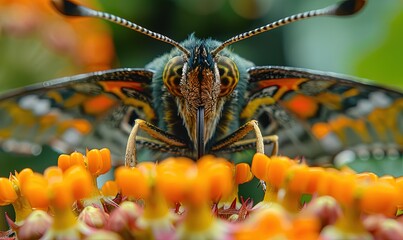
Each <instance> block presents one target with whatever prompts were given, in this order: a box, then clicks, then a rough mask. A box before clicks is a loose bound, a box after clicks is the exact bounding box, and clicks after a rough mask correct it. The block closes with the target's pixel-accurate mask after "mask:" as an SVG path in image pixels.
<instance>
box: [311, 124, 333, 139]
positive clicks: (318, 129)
mask: <svg viewBox="0 0 403 240" xmlns="http://www.w3.org/2000/svg"><path fill="white" fill-rule="evenodd" d="M331 131H332V129H331V128H330V126H329V124H327V123H315V124H314V125H313V126H312V133H313V135H315V137H316V138H317V139H319V140H320V139H323V138H324V137H325V136H326V135H328V134H329V133H330V132H331Z"/></svg>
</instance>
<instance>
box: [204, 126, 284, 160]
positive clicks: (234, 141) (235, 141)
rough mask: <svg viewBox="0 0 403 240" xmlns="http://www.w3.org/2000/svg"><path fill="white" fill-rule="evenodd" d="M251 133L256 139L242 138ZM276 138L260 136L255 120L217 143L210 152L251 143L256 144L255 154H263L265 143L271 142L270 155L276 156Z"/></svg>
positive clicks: (273, 136)
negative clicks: (253, 133) (252, 132)
mask: <svg viewBox="0 0 403 240" xmlns="http://www.w3.org/2000/svg"><path fill="white" fill-rule="evenodd" d="M251 131H254V132H255V135H256V138H254V139H246V140H243V138H244V137H245V136H246V135H247V134H248V133H250V132H251ZM277 140H278V137H277V136H275V135H272V136H265V137H263V136H262V133H261V131H260V129H259V126H258V122H257V121H256V120H251V121H249V122H247V123H246V124H244V125H243V126H241V127H240V128H238V129H237V130H236V131H235V132H233V133H232V134H231V135H229V136H228V137H226V138H224V139H222V140H220V141H218V142H217V143H216V144H215V145H214V146H213V147H212V149H211V150H212V151H222V150H225V149H228V148H231V147H242V146H246V145H250V144H252V143H253V142H255V144H256V152H258V153H264V145H265V142H268V141H270V142H273V144H274V147H273V151H272V154H273V155H276V154H277V152H278V143H277Z"/></svg>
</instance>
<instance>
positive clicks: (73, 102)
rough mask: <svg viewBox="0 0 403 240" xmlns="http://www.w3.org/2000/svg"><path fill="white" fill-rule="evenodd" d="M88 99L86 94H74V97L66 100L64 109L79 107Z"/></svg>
mask: <svg viewBox="0 0 403 240" xmlns="http://www.w3.org/2000/svg"><path fill="white" fill-rule="evenodd" d="M87 98H88V97H87V96H86V95H84V94H81V93H76V94H74V96H72V97H70V98H68V99H66V100H65V101H64V104H63V105H64V107H65V108H73V107H76V106H78V105H81V104H82V102H83V101H85V100H86V99H87Z"/></svg>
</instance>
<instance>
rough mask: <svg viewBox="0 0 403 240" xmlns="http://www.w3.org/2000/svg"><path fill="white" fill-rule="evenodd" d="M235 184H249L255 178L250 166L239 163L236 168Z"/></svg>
mask: <svg viewBox="0 0 403 240" xmlns="http://www.w3.org/2000/svg"><path fill="white" fill-rule="evenodd" d="M235 174H236V175H235V182H236V183H237V184H242V183H245V182H249V181H250V180H252V178H253V174H252V172H251V169H250V166H249V164H247V163H239V164H237V165H236V166H235Z"/></svg>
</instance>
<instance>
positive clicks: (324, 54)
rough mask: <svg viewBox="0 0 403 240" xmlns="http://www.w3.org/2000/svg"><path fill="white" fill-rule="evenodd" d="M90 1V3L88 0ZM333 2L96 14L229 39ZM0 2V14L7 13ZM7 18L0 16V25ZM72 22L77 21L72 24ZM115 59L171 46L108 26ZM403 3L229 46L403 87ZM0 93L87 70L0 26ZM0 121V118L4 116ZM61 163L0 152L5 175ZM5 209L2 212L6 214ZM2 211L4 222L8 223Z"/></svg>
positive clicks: (211, 4)
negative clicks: (109, 14) (9, 33)
mask: <svg viewBox="0 0 403 240" xmlns="http://www.w3.org/2000/svg"><path fill="white" fill-rule="evenodd" d="M83 2H85V1H83ZM334 2H336V1H334V0H316V1H313V0H115V1H108V0H99V1H98V2H97V4H96V7H97V8H98V9H102V10H104V11H107V12H111V13H114V14H115V15H118V16H121V17H124V18H126V19H129V20H132V21H134V22H135V23H137V24H139V25H141V26H143V27H146V28H148V29H150V30H153V31H155V32H159V33H161V34H164V35H166V36H168V37H171V38H173V39H174V40H176V41H182V40H184V39H186V38H187V37H188V35H189V34H191V33H193V32H194V33H195V35H196V36H197V37H199V38H213V39H217V40H220V41H224V40H226V39H228V38H230V37H232V36H234V35H235V34H238V33H242V32H245V31H248V30H251V29H253V28H255V27H259V26H262V25H264V24H267V23H269V22H272V21H274V20H277V19H279V18H282V17H285V16H288V15H291V14H294V13H297V12H302V11H306V10H311V9H316V8H320V7H324V6H327V5H329V4H332V3H334ZM1 4H2V1H1V0H0V13H1V10H2V8H1V7H2V6H1ZM5 18H6V16H4V14H1V18H0V20H1V21H6V20H5ZM69 21H75V20H69ZM107 26H109V27H110V29H111V34H112V37H113V42H114V48H115V50H116V58H115V59H114V60H113V64H112V67H143V66H145V65H146V64H147V63H148V62H150V61H151V60H153V59H154V58H155V57H158V56H160V55H162V54H163V53H165V52H167V51H169V50H170V49H171V46H170V45H168V44H165V43H161V42H158V41H156V40H154V39H151V38H149V37H147V36H143V35H141V34H139V33H136V32H133V31H131V30H129V29H124V28H123V27H121V26H117V25H113V24H107ZM402 26H403V1H402V0H382V1H379V0H369V1H368V4H367V6H366V7H365V8H364V10H363V11H362V12H360V13H359V14H357V15H355V16H352V17H344V18H335V17H320V18H316V19H310V20H304V21H301V22H298V23H294V24H291V25H289V26H285V27H282V28H280V29H276V30H273V31H271V32H268V33H264V34H261V35H258V36H255V37H253V38H251V39H247V40H244V41H242V42H239V43H236V44H234V45H233V46H231V49H233V51H234V52H236V53H238V54H239V55H241V56H243V57H244V58H246V59H249V60H251V61H253V62H254V63H255V64H256V65H260V66H262V65H283V66H293V67H302V68H311V69H316V70H323V71H330V72H337V73H342V74H347V75H354V76H357V77H362V78H367V79H372V80H374V81H377V82H379V83H381V84H384V85H388V86H391V87H394V88H400V89H403V77H402V75H401V73H402V72H403V66H402V64H403V46H402V45H403V30H402ZM0 30H1V31H0V91H6V90H9V89H12V88H16V87H20V86H24V85H27V84H30V83H34V82H42V81H45V80H48V79H52V78H55V77H61V76H65V75H72V74H77V73H80V72H85V71H88V69H86V68H83V67H82V66H79V64H77V62H75V61H73V60H72V59H71V56H70V57H66V56H65V55H63V54H61V53H60V52H58V51H53V50H52V49H49V48H48V46H47V43H46V42H43V41H41V40H40V37H38V34H35V33H34V34H30V35H28V36H26V35H23V36H20V35H18V34H17V35H13V36H10V35H8V34H6V33H5V31H3V29H0ZM0 117H1V116H0ZM55 162H56V155H55V154H54V153H53V152H51V151H49V150H48V149H45V151H44V153H43V154H42V155H41V156H39V157H36V158H28V157H21V156H18V157H15V156H8V155H4V154H2V155H0V176H3V177H7V176H8V173H9V172H10V171H12V170H14V169H16V170H21V169H22V168H23V167H28V166H29V167H33V168H34V169H35V170H37V171H42V170H43V169H44V168H45V167H46V166H47V165H48V164H54V163H55ZM1 212H2V211H1ZM1 215H2V214H1V213H0V219H3V217H2V216H1Z"/></svg>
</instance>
